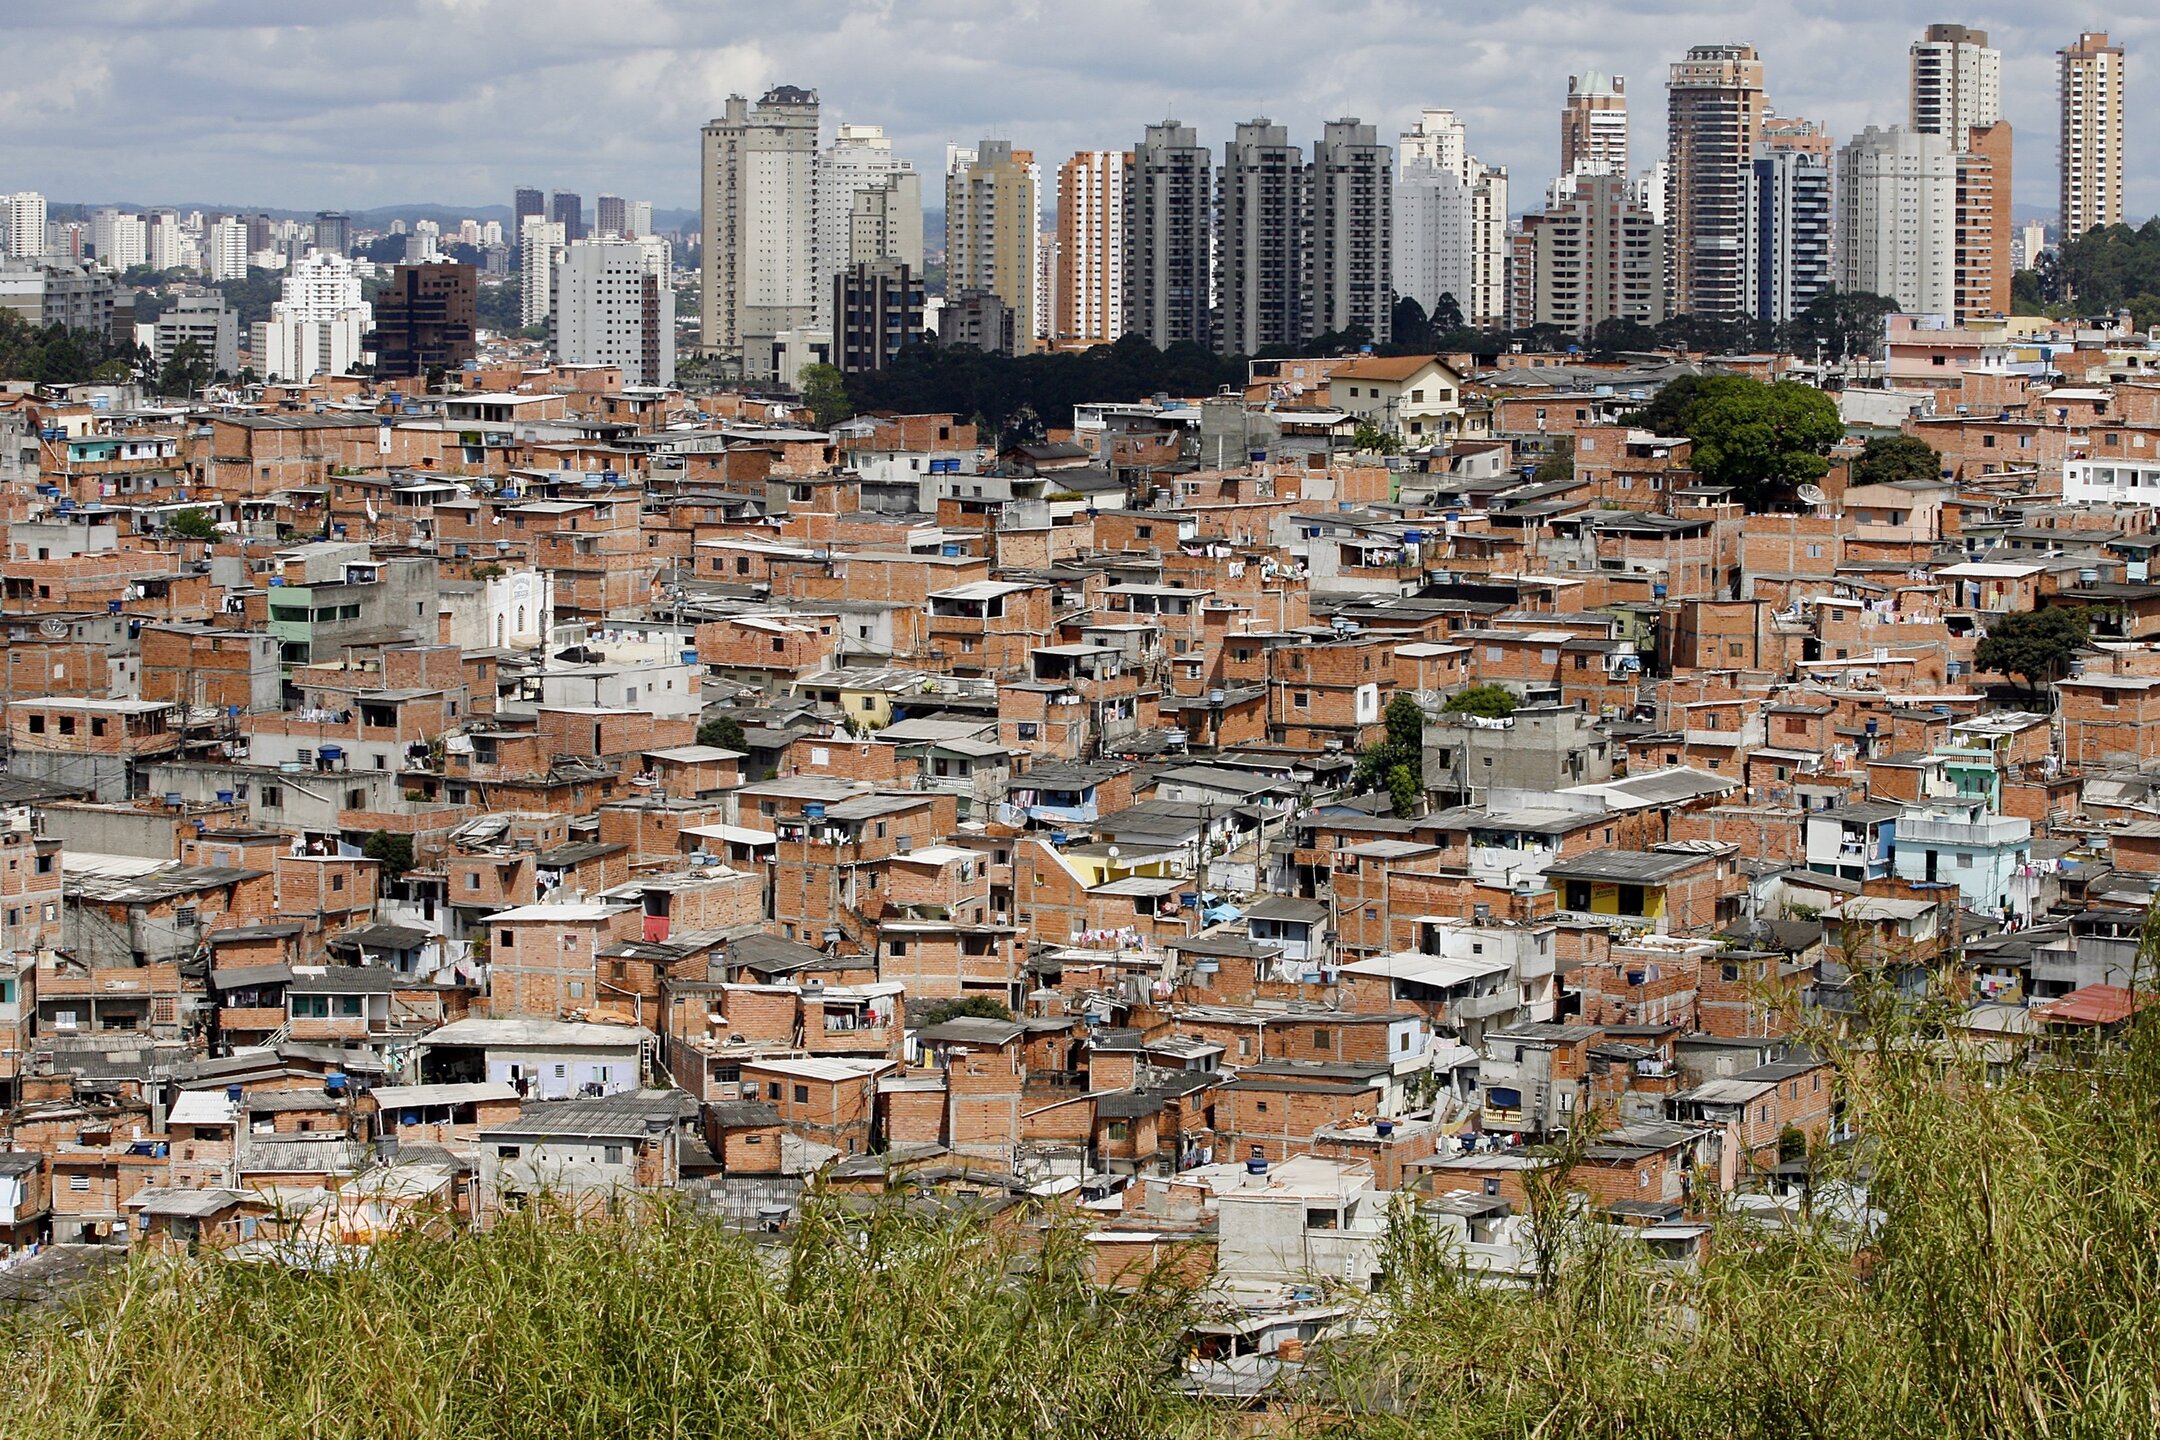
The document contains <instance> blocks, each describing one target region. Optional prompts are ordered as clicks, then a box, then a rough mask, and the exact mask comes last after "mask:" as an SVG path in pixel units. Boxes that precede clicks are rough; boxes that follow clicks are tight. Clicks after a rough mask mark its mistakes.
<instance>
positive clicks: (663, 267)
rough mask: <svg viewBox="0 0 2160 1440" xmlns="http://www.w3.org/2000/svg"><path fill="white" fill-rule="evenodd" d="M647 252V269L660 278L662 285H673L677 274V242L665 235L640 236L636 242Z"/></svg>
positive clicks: (639, 247)
mask: <svg viewBox="0 0 2160 1440" xmlns="http://www.w3.org/2000/svg"><path fill="white" fill-rule="evenodd" d="M634 243H635V244H636V245H637V247H638V249H640V250H642V251H644V252H645V268H646V269H648V270H650V271H652V273H653V274H655V275H657V276H659V277H660V283H661V284H663V285H665V284H669V283H672V280H673V277H674V274H675V242H674V241H672V240H670V239H668V237H667V236H665V235H640V236H638V237H637V240H636V241H635V242H634Z"/></svg>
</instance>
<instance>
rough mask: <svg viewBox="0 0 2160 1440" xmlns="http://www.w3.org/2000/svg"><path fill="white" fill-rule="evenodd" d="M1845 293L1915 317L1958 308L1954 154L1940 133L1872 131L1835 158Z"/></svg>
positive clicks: (1839, 269)
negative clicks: (1873, 298)
mask: <svg viewBox="0 0 2160 1440" xmlns="http://www.w3.org/2000/svg"><path fill="white" fill-rule="evenodd" d="M1837 194H1838V204H1837V246H1836V250H1837V273H1838V287H1839V288H1840V289H1842V290H1849V291H1865V292H1868V293H1872V294H1876V295H1887V296H1889V297H1890V298H1892V299H1894V300H1896V301H1897V303H1898V306H1899V308H1901V309H1903V310H1906V311H1909V312H1912V313H1914V314H1920V315H1950V314H1953V313H1955V311H1956V306H1957V155H1956V154H1955V152H1953V151H1952V150H1951V148H1950V142H1949V141H1948V140H1946V139H1944V138H1943V137H1942V136H1940V135H1923V134H1921V133H1920V132H1919V131H1917V130H1908V129H1906V128H1905V127H1903V126H1893V127H1891V128H1890V129H1888V130H1883V129H1878V128H1877V127H1875V126H1873V125H1870V126H1869V127H1868V128H1867V129H1866V130H1865V131H1863V132H1862V133H1861V134H1859V135H1857V136H1855V137H1853V139H1852V140H1851V141H1850V142H1849V143H1848V144H1847V145H1846V146H1845V148H1844V149H1842V150H1840V151H1839V152H1838V163H1837Z"/></svg>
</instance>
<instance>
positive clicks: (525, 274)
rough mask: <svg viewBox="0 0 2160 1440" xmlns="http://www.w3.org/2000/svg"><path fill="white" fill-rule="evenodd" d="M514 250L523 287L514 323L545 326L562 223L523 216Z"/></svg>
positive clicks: (559, 255) (552, 301) (550, 307)
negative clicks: (521, 228) (523, 222)
mask: <svg viewBox="0 0 2160 1440" xmlns="http://www.w3.org/2000/svg"><path fill="white" fill-rule="evenodd" d="M518 250H519V254H520V258H521V260H522V262H523V264H522V268H521V269H520V270H519V272H518V278H519V281H520V283H521V285H522V286H523V289H522V291H521V293H520V295H519V297H518V323H519V324H520V325H545V324H546V323H547V318H548V315H549V313H550V312H551V311H552V310H553V309H554V304H555V263H556V261H558V260H559V259H561V258H562V251H563V226H562V222H561V221H558V220H543V219H541V218H540V217H539V216H537V215H528V216H526V217H525V231H524V233H523V234H522V235H521V236H519V237H518Z"/></svg>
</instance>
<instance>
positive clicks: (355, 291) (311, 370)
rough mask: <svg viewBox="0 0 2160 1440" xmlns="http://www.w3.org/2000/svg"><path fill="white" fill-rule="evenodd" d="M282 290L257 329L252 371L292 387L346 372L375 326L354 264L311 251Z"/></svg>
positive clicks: (354, 363)
mask: <svg viewBox="0 0 2160 1440" xmlns="http://www.w3.org/2000/svg"><path fill="white" fill-rule="evenodd" d="M283 285H284V292H285V293H284V298H282V299H280V300H279V301H278V302H277V303H276V304H274V305H272V306H271V307H270V318H269V319H268V320H265V321H263V322H262V323H261V324H259V325H257V326H256V327H255V338H254V345H253V349H254V351H255V368H256V369H257V370H258V371H259V372H261V374H262V376H263V378H264V379H266V380H289V381H295V382H299V381H305V380H309V379H312V378H314V377H315V376H317V375H343V374H346V373H347V372H349V371H350V370H351V369H352V368H353V366H354V365H356V364H358V363H359V360H360V354H361V346H362V344H363V342H364V340H365V338H366V336H367V332H368V327H369V325H370V324H372V323H373V321H374V313H373V308H372V307H371V306H369V305H368V304H367V302H366V301H364V300H362V299H361V298H360V273H359V271H358V270H357V269H356V268H354V266H353V262H352V261H350V260H348V259H346V258H345V257H344V256H343V255H340V254H338V253H337V252H335V251H328V252H325V251H321V250H309V251H308V252H307V255H306V256H305V257H304V258H302V259H300V260H298V261H296V262H295V263H294V264H293V267H292V270H291V271H290V273H288V274H287V275H286V277H285V280H284V282H283Z"/></svg>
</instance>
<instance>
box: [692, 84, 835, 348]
mask: <svg viewBox="0 0 2160 1440" xmlns="http://www.w3.org/2000/svg"><path fill="white" fill-rule="evenodd" d="M817 171H818V98H817V92H816V91H814V90H798V89H796V88H795V87H794V86H792V85H781V86H776V87H775V88H773V89H771V90H768V91H767V92H766V93H765V94H764V95H763V96H761V97H759V99H758V102H757V104H755V105H752V104H750V103H749V102H748V101H747V100H745V99H744V98H743V97H742V96H740V95H731V96H729V97H728V102H727V111H726V113H725V114H723V115H722V116H721V117H720V118H719V119H717V120H713V121H711V122H710V123H708V124H707V125H706V126H705V129H704V173H703V221H704V224H703V232H704V247H705V261H704V265H705V273H704V292H703V295H702V296H701V307H700V308H701V314H700V316H699V319H700V321H701V323H702V326H703V330H704V344H705V348H706V349H707V350H708V351H710V352H713V353H715V354H718V355H722V356H729V357H736V356H739V357H740V358H741V361H742V366H743V373H744V375H746V376H748V377H750V378H752V379H769V378H772V377H773V375H774V374H775V373H776V365H777V361H776V359H775V344H774V342H775V337H777V336H779V335H781V334H783V333H792V332H797V331H800V330H802V329H805V328H807V327H809V326H811V325H812V324H814V323H815V321H816V319H817V316H818V312H819V310H820V308H821V306H820V304H819V298H818V292H819V285H818V282H817V258H818V257H817V235H816V232H817Z"/></svg>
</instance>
